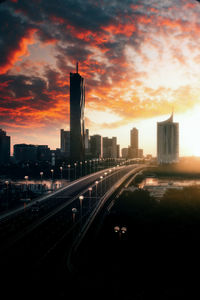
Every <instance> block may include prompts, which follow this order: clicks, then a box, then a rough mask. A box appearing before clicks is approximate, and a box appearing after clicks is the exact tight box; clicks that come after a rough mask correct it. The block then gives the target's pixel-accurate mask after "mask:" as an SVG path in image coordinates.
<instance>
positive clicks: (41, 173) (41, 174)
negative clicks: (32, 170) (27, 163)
mask: <svg viewBox="0 0 200 300" xmlns="http://www.w3.org/2000/svg"><path fill="white" fill-rule="evenodd" d="M43 174H44V173H43V172H40V178H41V184H42V176H43Z"/></svg>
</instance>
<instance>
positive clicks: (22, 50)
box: [0, 29, 37, 74]
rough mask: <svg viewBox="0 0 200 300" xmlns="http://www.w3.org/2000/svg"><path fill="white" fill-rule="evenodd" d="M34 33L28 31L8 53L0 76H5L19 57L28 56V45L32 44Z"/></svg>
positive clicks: (33, 31) (0, 70)
mask: <svg viewBox="0 0 200 300" xmlns="http://www.w3.org/2000/svg"><path fill="white" fill-rule="evenodd" d="M36 31H37V29H29V30H28V31H27V32H26V34H25V36H24V37H22V38H21V40H20V41H19V43H18V46H17V48H15V49H11V50H10V52H9V53H8V60H7V62H6V63H5V64H4V65H2V66H1V68H0V74H5V73H6V72H7V71H8V70H10V69H11V68H12V66H13V65H14V64H15V63H16V62H17V61H18V60H19V58H20V57H21V56H24V55H27V54H28V50H27V48H28V45H30V44H33V43H34V34H35V33H36Z"/></svg>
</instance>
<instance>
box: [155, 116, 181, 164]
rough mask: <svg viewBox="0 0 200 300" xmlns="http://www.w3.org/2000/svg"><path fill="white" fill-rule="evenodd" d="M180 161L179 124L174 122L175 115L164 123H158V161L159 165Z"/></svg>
mask: <svg viewBox="0 0 200 300" xmlns="http://www.w3.org/2000/svg"><path fill="white" fill-rule="evenodd" d="M178 160H179V124H178V123H175V122H173V114H172V115H171V116H170V118H169V119H167V120H166V121H163V122H157V161H158V163H159V164H162V163H165V164H169V163H174V162H178Z"/></svg>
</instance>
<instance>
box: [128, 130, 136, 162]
mask: <svg viewBox="0 0 200 300" xmlns="http://www.w3.org/2000/svg"><path fill="white" fill-rule="evenodd" d="M137 157H138V129H137V128H135V127H134V128H133V129H131V131H130V146H129V147H128V158H137Z"/></svg>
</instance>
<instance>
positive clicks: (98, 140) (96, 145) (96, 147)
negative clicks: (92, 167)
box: [90, 134, 102, 158]
mask: <svg viewBox="0 0 200 300" xmlns="http://www.w3.org/2000/svg"><path fill="white" fill-rule="evenodd" d="M90 152H91V156H92V158H101V157H102V137H101V136H100V135H98V134H95V135H91V136H90Z"/></svg>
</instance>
